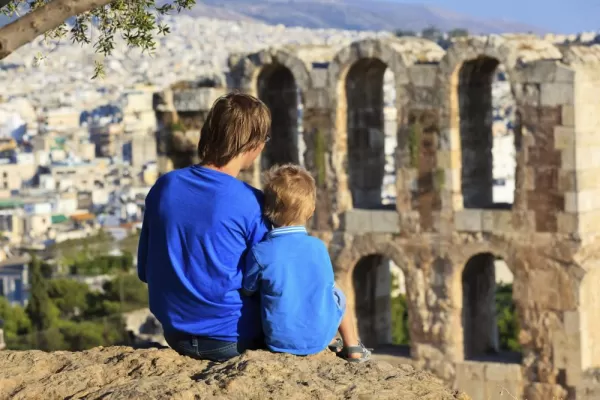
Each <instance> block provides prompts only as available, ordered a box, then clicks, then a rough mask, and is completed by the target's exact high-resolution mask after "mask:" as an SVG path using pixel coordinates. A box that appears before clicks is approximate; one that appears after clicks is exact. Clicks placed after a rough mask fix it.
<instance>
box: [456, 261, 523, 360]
mask: <svg viewBox="0 0 600 400" xmlns="http://www.w3.org/2000/svg"><path fill="white" fill-rule="evenodd" d="M512 284H513V275H512V273H511V271H510V269H509V268H508V266H507V265H506V263H505V262H504V260H502V259H500V258H497V257H496V256H494V255H493V254H491V253H481V254H477V255H475V256H473V257H471V258H470V259H469V261H468V262H467V264H466V265H465V268H464V270H463V273H462V290H463V307H462V324H463V343H464V358H465V359H466V360H477V361H495V362H516V363H519V362H521V353H520V345H519V341H518V335H519V325H518V318H517V313H516V308H515V303H514V300H513V294H512Z"/></svg>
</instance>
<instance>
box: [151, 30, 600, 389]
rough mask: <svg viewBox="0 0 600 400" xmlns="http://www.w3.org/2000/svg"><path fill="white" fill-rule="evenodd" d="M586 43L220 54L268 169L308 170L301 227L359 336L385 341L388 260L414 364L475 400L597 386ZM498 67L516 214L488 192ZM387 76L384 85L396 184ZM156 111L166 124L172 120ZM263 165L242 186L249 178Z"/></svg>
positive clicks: (418, 42)
mask: <svg viewBox="0 0 600 400" xmlns="http://www.w3.org/2000/svg"><path fill="white" fill-rule="evenodd" d="M599 49H600V46H590V47H586V48H574V47H571V48H558V47H556V46H555V45H554V44H552V43H550V42H546V41H544V40H541V39H539V38H536V37H534V36H528V35H506V36H490V37H467V38H460V39H457V40H456V41H455V42H454V43H453V44H452V46H451V47H450V48H449V49H448V50H446V51H444V50H443V49H441V48H440V47H439V46H438V45H437V44H435V43H432V42H429V41H427V40H424V39H420V38H392V37H388V38H381V39H366V40H362V41H360V42H355V43H348V44H347V45H345V46H339V47H332V48H328V47H327V46H321V47H318V48H315V49H312V48H310V47H293V46H288V47H285V48H281V49H266V50H263V51H261V52H258V53H254V54H248V55H235V56H232V57H231V59H230V74H231V76H230V78H231V79H229V82H231V84H230V85H231V86H233V87H235V88H237V89H241V90H243V91H245V92H247V93H251V94H254V95H256V96H258V97H261V98H263V100H265V102H266V103H267V104H268V105H270V107H271V109H272V110H273V111H274V112H276V113H277V116H276V117H275V118H274V119H273V132H272V135H273V136H276V135H279V137H278V138H277V139H274V140H272V143H271V146H272V147H270V148H269V149H267V151H266V152H265V154H266V156H267V157H270V161H269V163H270V164H273V163H281V162H299V163H301V164H304V165H305V166H306V167H307V168H308V169H309V171H311V173H312V174H313V175H314V176H315V179H316V181H317V186H318V198H317V208H316V211H315V216H314V218H313V220H312V222H311V228H312V232H313V234H314V235H315V236H317V237H319V238H321V239H322V240H323V241H324V242H325V243H326V244H327V245H328V247H329V250H330V255H331V258H332V262H333V265H334V270H335V275H336V281H337V283H338V285H339V286H340V287H341V288H342V289H343V290H344V291H345V292H346V295H347V299H348V310H349V311H348V312H350V313H351V314H352V315H353V317H354V318H355V320H356V317H358V321H357V327H358V329H359V330H360V332H361V334H362V335H363V336H364V338H365V341H369V342H371V343H373V344H374V345H375V346H377V345H378V344H386V343H389V341H390V340H391V338H390V334H389V332H390V318H389V315H390V297H389V290H390V288H389V283H390V282H389V281H390V279H389V273H386V272H385V271H384V270H383V269H382V267H381V265H382V263H381V262H380V261H381V260H384V259H386V260H391V261H393V262H394V264H396V265H397V266H398V268H399V269H400V270H401V271H402V274H403V275H404V282H405V286H406V299H407V307H408V318H409V330H410V343H411V344H410V354H411V357H412V359H413V361H414V364H415V365H417V366H418V367H422V368H427V369H430V370H432V371H433V372H435V373H436V374H437V375H438V376H440V377H441V378H443V379H445V380H446V381H447V382H448V383H449V384H452V385H455V386H458V387H461V389H464V390H466V391H467V392H468V393H469V394H471V396H473V398H474V399H476V400H478V399H482V400H483V399H486V400H487V399H490V398H492V399H494V398H500V396H502V395H501V394H500V393H504V392H503V390H506V391H507V392H506V394H504V396H503V397H502V398H504V397H510V396H509V395H508V394H507V393H510V395H512V396H515V397H517V398H521V397H524V398H527V399H528V400H537V399H539V400H542V399H544V400H545V399H548V398H570V399H571V398H572V399H590V398H593V395H594V394H595V393H598V390H599V389H598V388H597V385H596V384H595V383H594V382H595V379H596V378H595V376H596V375H595V374H597V371H598V370H600V365H599V363H598V360H600V329H599V328H600V327H598V326H596V325H597V323H596V320H597V319H598V318H597V310H598V308H599V307H600V297H599V296H598V295H597V293H598V290H597V288H598V285H600V273H599V272H598V271H600V269H599V268H600V262H599V261H600V257H598V256H597V254H598V251H599V250H600V245H599V244H598V243H600V242H599V241H598V240H597V239H596V230H597V228H596V226H598V224H596V221H597V219H598V218H599V217H597V215H600V207H598V206H599V205H600V203H599V201H600V200H597V199H598V198H600V196H597V195H596V194H597V191H598V190H600V186H599V185H600V181H598V178H596V176H597V175H599V174H597V173H596V172H597V171H600V170H599V168H600V163H599V161H598V160H600V159H599V158H598V157H596V156H595V152H596V149H598V150H600V149H599V148H598V147H599V143H600V139H598V138H599V137H600V113H599V112H598V110H600V100H599V99H600V97H599V96H598V95H597V94H598V93H600V90H599V89H600V73H599V72H598V71H600V68H598V65H600V64H599V63H598V61H597V60H599V59H600V50H599ZM498 66H502V68H503V69H502V71H504V72H505V73H506V76H507V79H508V80H509V83H510V87H511V91H512V93H513V95H514V98H515V104H516V111H515V124H514V126H513V131H514V136H515V139H514V146H515V155H516V170H515V177H516V182H515V193H514V201H513V203H512V204H497V203H495V202H494V199H493V194H492V184H491V179H492V177H493V173H492V163H491V159H492V157H493V153H492V151H491V147H492V141H493V140H492V137H493V136H492V134H493V133H492V130H493V124H492V116H491V103H492V97H491V96H492V94H491V86H490V82H491V79H492V76H493V75H492V73H493V71H494V70H495V69H496V68H497V67H498ZM386 70H390V71H392V72H393V74H394V78H395V79H394V85H395V100H394V104H395V115H396V118H395V121H396V128H395V131H396V137H395V143H396V148H395V150H394V159H393V161H394V168H393V174H391V175H394V176H393V177H392V176H391V175H390V171H389V169H390V168H389V165H390V163H389V151H388V150H389V149H387V150H386V146H385V143H386V141H387V142H388V144H389V143H393V142H394V141H393V139H392V138H391V137H390V136H389V135H388V136H387V137H386V134H385V133H384V130H385V112H384V101H383V97H384V96H383V91H382V82H383V79H384V73H385V71H386ZM277 77H279V78H277ZM275 78H277V79H275ZM292 89H293V90H294V93H297V96H295V97H293V96H291V93H292ZM223 90H225V89H223ZM164 110H168V112H171V114H170V116H167V115H166V114H167V111H162V112H163V114H162V115H161V116H162V117H163V118H164V121H165V124H166V123H168V121H169V118H173V114H172V111H171V110H172V108H168V107H166V108H164ZM296 113H300V115H298V114H296ZM191 116H192V118H196V119H197V122H201V121H202V118H203V117H202V113H201V112H199V113H197V114H194V115H191ZM294 124H295V125H294ZM294 126H295V127H294ZM294 134H296V137H294ZM188 142H191V140H189V141H188ZM388 147H389V146H388ZM386 157H387V158H386ZM269 163H266V164H265V163H264V162H263V163H262V164H261V163H260V162H257V164H256V165H255V166H254V168H253V169H251V170H250V171H248V172H247V173H246V175H244V176H243V179H245V180H247V181H248V182H250V183H252V184H254V185H256V186H260V185H261V181H260V173H261V170H262V169H264V168H266V167H267V166H268V165H267V164H269ZM270 164H269V165H270ZM386 168H387V170H386ZM392 178H393V179H394V180H395V185H396V193H395V207H386V206H387V205H386V204H383V203H384V202H383V200H382V187H384V186H385V182H389V181H390V179H392ZM495 258H501V259H502V260H504V261H505V262H506V264H507V266H508V268H509V269H510V271H511V273H512V275H513V289H512V298H513V302H514V305H515V308H516V312H517V318H518V326H519V329H520V334H519V344H520V347H521V351H520V352H519V353H517V354H512V353H511V354H507V353H505V352H503V351H501V352H500V353H498V347H499V346H498V337H497V329H496V325H495V324H497V321H496V316H495V310H494V304H495V303H494V301H493V298H494V293H495V267H494V265H495ZM484 259H485V260H487V261H486V262H483V261H481V260H484ZM478 261H481V262H478ZM474 263H475V264H478V265H475V266H474V267H473V268H470V267H469V265H471V266H472V265H473V264H474ZM484 283H485V284H484Z"/></svg>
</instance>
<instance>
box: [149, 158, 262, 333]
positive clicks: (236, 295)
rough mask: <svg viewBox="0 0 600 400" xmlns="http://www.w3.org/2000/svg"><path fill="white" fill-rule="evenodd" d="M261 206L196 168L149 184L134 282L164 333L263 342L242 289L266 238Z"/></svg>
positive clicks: (232, 183) (250, 192)
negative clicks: (255, 250)
mask: <svg viewBox="0 0 600 400" xmlns="http://www.w3.org/2000/svg"><path fill="white" fill-rule="evenodd" d="M262 202H263V200H262V192H260V191H259V190H257V189H254V188H253V187H251V186H250V185H247V184H246V183H244V182H242V181H240V180H238V179H236V178H234V177H232V176H230V175H227V174H225V173H222V172H219V171H215V170H212V169H209V168H205V167H201V166H197V165H196V166H191V167H187V168H183V169H179V170H176V171H172V172H169V173H168V174H166V175H164V176H162V177H161V178H160V179H158V181H157V182H156V183H155V184H154V186H153V187H152V189H151V190H150V192H149V193H148V196H147V197H146V210H145V213H144V222H143V225H142V232H141V234H140V242H139V248H138V275H139V278H140V279H141V280H142V281H144V282H147V283H148V292H149V296H150V310H151V311H152V313H153V314H154V315H155V316H156V318H157V319H158V320H159V321H160V322H161V324H162V325H163V328H164V330H165V332H172V331H177V332H182V333H188V334H192V335H198V336H205V337H208V338H212V339H216V340H223V341H230V342H235V341H237V340H238V338H239V339H249V340H251V339H255V338H257V337H259V336H260V335H261V327H260V310H259V305H258V302H257V301H256V299H252V298H248V297H246V296H241V294H240V289H241V288H242V272H243V264H244V262H245V257H246V253H247V250H248V249H249V248H251V247H252V245H254V244H255V243H257V242H259V241H260V240H262V239H263V238H264V236H265V234H266V233H267V232H268V228H267V226H266V224H265V219H264V218H263V216H262ZM242 308H243V313H242ZM257 321H258V323H257Z"/></svg>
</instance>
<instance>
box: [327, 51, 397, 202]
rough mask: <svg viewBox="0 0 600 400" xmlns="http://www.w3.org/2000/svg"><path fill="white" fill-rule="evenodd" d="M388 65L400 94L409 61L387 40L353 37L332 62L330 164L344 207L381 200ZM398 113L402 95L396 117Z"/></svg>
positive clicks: (330, 84)
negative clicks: (400, 84) (354, 40)
mask: <svg viewBox="0 0 600 400" xmlns="http://www.w3.org/2000/svg"><path fill="white" fill-rule="evenodd" d="M388 68H389V69H390V70H391V71H392V72H393V73H394V77H395V80H396V84H395V87H396V93H397V94H396V95H397V97H398V80H399V79H402V78H401V75H406V65H405V63H404V61H403V59H402V56H401V54H400V53H398V52H397V51H396V49H395V48H394V47H392V46H391V44H390V43H389V41H386V40H378V39H365V40H361V41H358V42H354V43H352V44H351V45H350V46H347V47H344V48H342V49H341V50H340V51H339V52H338V53H337V54H336V55H335V57H334V58H333V61H332V62H331V64H330V66H329V70H328V74H329V92H330V93H331V94H333V96H332V102H331V105H332V108H331V110H332V122H333V125H334V132H335V133H334V135H333V137H332V140H333V144H332V158H333V159H334V161H333V162H332V166H333V168H334V173H335V176H336V179H337V181H338V182H337V183H338V206H339V208H340V209H341V211H343V210H348V209H351V208H353V207H359V208H374V207H377V206H378V205H380V204H381V190H382V186H383V178H384V174H385V172H384V166H385V154H384V144H385V136H384V134H383V129H384V117H383V78H384V73H385V71H386V69H388ZM397 115H398V98H397V100H396V120H398V118H397ZM361 163H362V164H363V165H362V168H361V167H359V164H361ZM395 169H396V170H397V166H396V167H395Z"/></svg>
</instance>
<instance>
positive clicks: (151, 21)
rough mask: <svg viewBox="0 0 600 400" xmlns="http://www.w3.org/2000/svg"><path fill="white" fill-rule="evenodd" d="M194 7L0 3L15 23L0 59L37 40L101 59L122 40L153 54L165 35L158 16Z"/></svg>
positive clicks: (78, 0)
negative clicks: (67, 44) (73, 46)
mask: <svg viewBox="0 0 600 400" xmlns="http://www.w3.org/2000/svg"><path fill="white" fill-rule="evenodd" d="M195 4H196V0H169V1H155V0H0V13H2V14H5V15H8V16H9V17H16V18H17V19H16V20H14V21H13V22H11V23H9V24H7V25H5V26H3V27H2V28H0V60H2V59H4V58H6V57H7V56H9V55H10V54H11V53H13V52H14V51H15V50H17V49H18V48H19V47H21V46H23V45H25V44H27V43H29V42H31V41H32V40H33V39H35V38H36V37H38V36H40V35H44V36H45V38H47V39H62V38H69V39H70V40H71V41H73V42H74V43H79V44H82V45H92V46H94V49H95V51H96V52H97V53H99V54H101V55H104V56H108V55H110V54H111V53H112V51H113V49H114V45H115V39H117V38H119V37H120V38H122V39H123V40H124V41H125V43H126V44H127V45H128V46H130V47H133V48H139V49H141V50H142V52H149V53H151V52H152V51H153V50H155V48H156V40H155V37H156V35H165V34H167V33H169V27H168V26H167V25H165V24H163V23H161V22H160V17H161V16H162V15H165V14H168V13H170V12H172V11H177V12H180V11H181V10H183V9H190V8H192V7H193V6H194V5H195ZM70 18H73V20H72V21H70V23H69V24H66V21H67V20H68V19H70ZM92 28H93V29H94V35H92ZM103 74H104V69H103V64H102V63H101V62H98V61H96V68H95V74H94V78H95V77H98V76H102V75H103Z"/></svg>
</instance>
